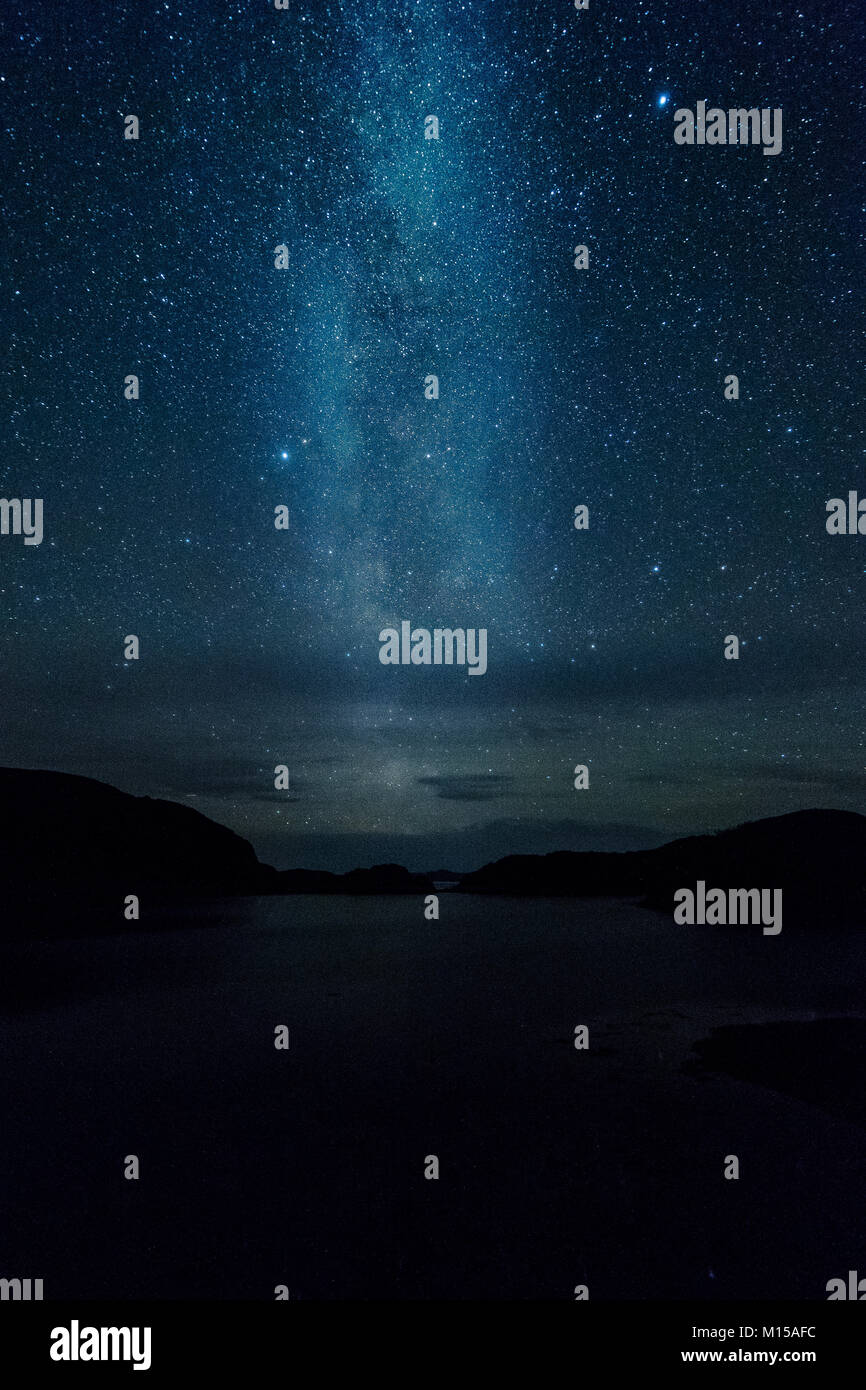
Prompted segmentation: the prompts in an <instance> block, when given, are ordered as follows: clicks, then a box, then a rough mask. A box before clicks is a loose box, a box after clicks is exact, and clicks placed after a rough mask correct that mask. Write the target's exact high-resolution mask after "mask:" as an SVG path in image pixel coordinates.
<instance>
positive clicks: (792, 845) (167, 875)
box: [0, 768, 866, 931]
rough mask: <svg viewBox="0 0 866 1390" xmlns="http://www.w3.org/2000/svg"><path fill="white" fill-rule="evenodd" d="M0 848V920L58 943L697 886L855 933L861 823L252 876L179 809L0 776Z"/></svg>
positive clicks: (656, 896) (796, 819)
mask: <svg viewBox="0 0 866 1390" xmlns="http://www.w3.org/2000/svg"><path fill="white" fill-rule="evenodd" d="M0 843H2V847H3V860H4V864H3V876H4V887H5V892H6V898H7V904H8V905H9V906H10V907H11V909H12V912H11V914H7V921H10V920H11V922H12V924H13V925H14V919H15V917H16V915H17V917H18V918H19V919H21V920H22V922H23V920H24V919H25V918H27V917H28V916H29V917H32V915H33V913H35V912H37V911H42V912H46V913H48V914H49V915H50V916H51V918H52V919H53V922H54V926H55V928H56V929H58V930H61V931H62V930H63V921H62V917H63V911H64V907H65V906H68V908H69V910H70V913H71V914H72V915H76V914H79V915H80V913H81V911H82V910H86V909H88V908H94V909H99V908H103V907H104V908H108V907H109V906H111V907H112V908H113V909H116V907H117V904H118V901H119V900H122V896H123V895H127V894H138V895H149V896H150V898H151V899H152V900H169V901H172V900H175V899H187V898H192V899H197V898H205V897H207V898H213V897H231V896H238V895H241V896H247V895H271V894H274V895H289V894H298V893H308V894H309V893H317V894H344V895H358V894H364V895H370V894H374V895H391V894H429V893H433V892H437V891H445V892H459V893H484V894H495V895H502V896H520V897H538V898H543V897H622V898H625V897H637V898H639V899H641V900H642V902H643V903H644V904H645V905H646V906H647V907H653V908H656V909H659V910H662V911H666V912H671V911H672V910H673V894H674V892H675V891H676V889H678V888H681V887H683V886H686V887H694V885H695V883H696V882H697V881H698V880H703V881H704V882H705V883H706V884H707V886H708V887H721V888H730V887H741V888H753V887H761V888H773V889H775V888H781V889H782V890H783V892H784V894H785V922H786V924H788V923H796V922H797V921H803V922H807V921H808V922H810V923H813V924H815V925H819V926H820V925H822V924H826V925H860V924H861V923H863V921H864V916H866V888H864V875H863V866H864V864H866V816H862V815H859V814H857V813H856V812H853V811H834V810H805V811H795V812H791V813H789V814H787V815H782V816H774V817H770V818H767V819H763V820H758V821H752V822H748V823H746V824H743V825H739V826H736V827H735V828H733V829H729V830H722V831H720V832H718V833H717V834H714V835H695V836H690V837H688V838H685V839H679V840H675V841H672V842H671V843H670V844H666V845H663V846H661V847H660V848H658V849H653V850H634V851H626V852H618V853H603V852H598V851H588V852H581V851H569V850H561V851H556V852H554V853H551V854H546V855H519V854H518V855H509V856H507V857H506V858H504V859H499V860H496V861H495V862H493V863H490V864H485V865H484V866H483V867H481V868H480V869H477V870H475V871H474V872H472V873H468V874H463V875H457V874H452V873H451V872H450V871H448V870H441V869H440V870H435V871H432V872H431V873H429V874H414V873H410V872H409V870H408V869H405V868H403V867H402V866H401V865H399V864H379V865H374V866H373V867H372V868H367V869H363V868H357V869H352V870H350V871H349V872H348V873H343V874H334V873H329V872H326V871H323V870H311V869H286V870H278V869H275V868H272V867H271V866H270V865H267V864H262V863H260V861H259V859H258V857H257V855H256V853H255V850H254V849H253V847H252V845H251V844H249V843H248V841H246V840H245V839H243V838H242V837H241V836H240V835H237V834H235V832H234V831H232V830H229V829H227V827H225V826H223V825H219V824H218V823H217V822H215V821H212V820H210V819H209V818H208V817H207V816H205V815H203V814H202V813H201V812H200V811H197V810H194V809H193V808H192V807H189V806H183V805H180V804H178V803H176V802H173V801H166V800H162V799H159V798H153V797H149V796H133V795H130V794H129V793H127V792H122V791H119V790H117V788H115V787H111V786H109V785H107V784H106V783H103V782H99V781H96V780H94V779H93V778H89V777H80V776H76V775H73V774H70V773H61V772H46V771H29V770H25V769H19V768H0ZM77 929H79V930H80V923H79V925H78V927H77Z"/></svg>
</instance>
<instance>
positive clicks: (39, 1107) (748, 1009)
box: [0, 894, 866, 1300]
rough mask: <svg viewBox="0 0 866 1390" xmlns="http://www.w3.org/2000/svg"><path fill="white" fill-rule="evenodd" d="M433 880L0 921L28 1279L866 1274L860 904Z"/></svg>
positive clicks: (812, 1291)
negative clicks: (57, 924)
mask: <svg viewBox="0 0 866 1390" xmlns="http://www.w3.org/2000/svg"><path fill="white" fill-rule="evenodd" d="M441 908H442V916H441V920H440V921H439V922H428V921H425V920H424V917H423V899H422V898H420V897H416V898H412V897H386V898H370V897H367V898H358V899H351V900H347V899H345V898H334V897H324V898H323V897H311V896H303V897H293V898H279V897H271V898H258V899H235V900H233V901H227V902H225V903H223V904H222V905H219V906H217V905H211V907H210V908H209V909H207V910H205V909H204V908H199V909H196V910H194V911H192V910H189V909H187V910H185V911H183V912H178V913H177V914H175V915H174V916H172V915H171V914H163V916H162V918H161V920H160V921H159V922H158V923H154V924H153V925H155V926H156V925H158V926H159V928H160V929H159V930H155V931H148V930H141V929H139V930H136V931H134V932H132V933H130V934H129V935H127V936H124V935H104V936H101V937H97V938H91V937H87V936H86V935H77V937H76V938H75V939H68V940H55V941H48V940H46V941H38V940H30V941H24V940H18V941H12V940H10V941H7V942H6V943H5V945H4V946H2V948H0V949H2V960H0V1044H2V1056H3V1067H2V1069H0V1113H2V1115H3V1117H4V1144H3V1146H2V1151H0V1188H2V1191H3V1193H4V1194H5V1195H4V1199H3V1205H4V1215H3V1250H2V1256H3V1258H2V1264H3V1268H2V1269H0V1275H2V1276H5V1277H10V1276H15V1275H18V1276H23V1277H32V1278H43V1279H44V1281H45V1296H46V1298H50V1297H58V1298H59V1297H68V1298H73V1297H94V1298H95V1297H121V1298H147V1297H157V1298H238V1297H240V1298H251V1299H265V1300H269V1299H272V1298H273V1296H274V1288H275V1286H276V1285H277V1284H286V1285H288V1287H289V1289H290V1291H291V1296H292V1298H300V1299H325V1300H327V1299H371V1298H386V1299H483V1300H501V1299H529V1300H536V1299H565V1300H569V1299H571V1298H572V1297H573V1290H574V1287H575V1285H577V1284H586V1285H588V1286H589V1293H590V1298H591V1299H626V1298H646V1299H659V1298H661V1299H680V1298H692V1297H697V1298H707V1299H717V1298H747V1299H751V1298H754V1299H770V1298H801V1299H825V1298H826V1292H825V1286H826V1283H827V1280H829V1279H830V1278H833V1277H836V1276H838V1275H845V1274H846V1272H847V1271H848V1270H849V1269H860V1270H861V1273H866V1216H864V1210H863V1204H862V1201H861V1194H862V1192H863V1190H864V1181H866V1143H864V1140H866V1114H864V1086H863V1079H862V1078H863V1065H862V1063H863V1056H864V1031H866V1022H864V1018H863V1017H862V1014H863V1012H864V1011H863V1005H862V999H863V976H864V964H866V949H864V944H863V940H862V937H861V935H860V933H857V932H852V931H851V930H850V929H849V930H844V931H843V930H838V929H836V928H835V927H834V926H833V924H832V923H830V922H827V921H820V922H816V923H815V926H814V930H813V931H810V932H800V933H788V932H787V931H785V930H783V931H782V933H781V934H780V935H779V936H778V937H764V936H763V935H762V934H761V930H760V927H746V928H742V927H739V928H735V927H726V928H722V927H719V928H708V927H703V928H702V927H677V926H675V925H674V924H673V923H672V921H671V919H670V917H669V916H665V915H662V914H659V913H653V912H648V911H646V909H645V908H640V907H638V906H637V905H636V904H634V903H629V902H624V901H615V900H610V899H606V900H584V901H566V900H562V899H559V900H556V899H548V900H540V901H520V900H515V899H514V898H500V897H475V896H472V895H464V894H446V895H443V897H442V899H441ZM68 926H69V929H70V930H73V929H74V930H75V931H76V932H78V933H83V932H85V931H86V928H87V923H86V922H77V923H75V922H70V923H68ZM283 1023H284V1024H286V1025H288V1027H289V1028H290V1034H291V1045H290V1049H289V1050H288V1051H287V1052H284V1051H277V1050H275V1048H274V1045H273V1044H274V1028H275V1027H276V1026H277V1025H278V1024H283ZM580 1024H586V1025H587V1026H588V1027H589V1030H590V1047H589V1050H588V1051H577V1050H575V1048H574V1046H573V1040H574V1029H575V1027H576V1026H577V1025H580ZM129 1154H136V1155H137V1156H138V1157H139V1160H140V1164H141V1177H140V1179H139V1180H138V1181H137V1182H129V1181H126V1180H124V1177H123V1167H124V1159H125V1157H126V1156H127V1155H129ZM431 1154H435V1155H437V1156H438V1158H439V1162H440V1177H439V1180H438V1181H428V1180H425V1178H424V1166H425V1158H426V1156H427V1155H431ZM728 1155H737V1156H738V1158H739V1163H740V1178H739V1180H738V1181H726V1180H725V1179H724V1177H723V1172H724V1166H725V1160H726V1157H727V1156H728Z"/></svg>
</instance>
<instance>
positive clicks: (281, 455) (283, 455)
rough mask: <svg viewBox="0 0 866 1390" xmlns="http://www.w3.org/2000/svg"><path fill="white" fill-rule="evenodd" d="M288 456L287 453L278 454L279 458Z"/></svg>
mask: <svg viewBox="0 0 866 1390" xmlns="http://www.w3.org/2000/svg"><path fill="white" fill-rule="evenodd" d="M288 457H289V456H288V454H286V453H283V454H280V458H281V459H287V458H288Z"/></svg>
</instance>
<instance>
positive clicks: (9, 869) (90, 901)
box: [0, 768, 432, 932]
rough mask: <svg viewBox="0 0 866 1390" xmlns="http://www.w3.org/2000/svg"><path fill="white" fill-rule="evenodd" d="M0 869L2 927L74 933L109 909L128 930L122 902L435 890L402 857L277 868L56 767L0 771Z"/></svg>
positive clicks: (187, 817)
mask: <svg viewBox="0 0 866 1390" xmlns="http://www.w3.org/2000/svg"><path fill="white" fill-rule="evenodd" d="M0 873H2V878H3V891H4V900H5V903H6V909H7V911H6V925H7V927H14V926H16V924H17V925H24V926H26V927H27V928H28V929H31V928H34V927H35V926H36V925H37V924H38V925H39V926H41V927H45V928H46V929H48V930H56V931H59V932H64V931H67V930H70V931H80V930H81V927H82V922H83V921H84V920H85V919H86V918H87V916H88V914H92V915H93V921H94V925H96V926H98V925H100V924H101V922H102V917H103V915H104V914H105V913H108V914H109V919H110V920H111V921H117V920H119V921H120V922H121V923H123V925H125V926H126V927H127V928H128V927H130V926H133V925H134V922H127V921H126V919H125V918H124V917H123V913H122V909H123V903H124V899H125V898H126V897H127V896H129V895H135V896H136V897H138V898H139V899H140V900H144V899H146V900H147V911H145V910H144V908H143V907H142V916H141V919H139V920H141V922H142V925H145V924H146V922H148V921H150V922H152V921H153V913H152V908H153V905H154V904H155V903H162V902H176V901H182V900H184V899H201V898H204V897H227V896H235V895H254V894H272V893H287V894H288V893H346V894H389V893H424V892H432V884H431V883H430V880H429V879H427V878H425V877H423V876H421V875H417V874H410V873H409V872H408V870H406V869H404V868H401V867H400V865H398V864H380V865H377V866H375V867H374V868H371V869H353V870H352V871H351V872H350V873H348V874H330V873H324V872H317V871H313V870H306V869H291V870H288V871H286V872H284V873H280V872H278V871H277V870H276V869H273V868H271V867H270V866H269V865H266V864H261V863H259V860H258V859H257V857H256V853H255V851H254V849H253V847H252V845H250V844H249V843H248V842H247V841H246V840H244V839H243V838H242V837H241V836H240V835H236V834H235V832H234V831H232V830H229V829H227V828H226V827H225V826H223V825H218V824H217V823H216V822H215V821H212V820H210V819H209V818H208V817H207V816H204V815H202V814H201V812H200V811H196V810H194V809H193V808H192V807H190V806H183V805H179V804H178V803H177V802H174V801H163V800H160V799H157V798H153V797H149V796H131V795H130V794H129V793H127V792H122V791H118V790H117V788H115V787H111V786H108V785H107V784H106V783H104V782H97V781H95V780H93V779H92V778H90V777H78V776H74V775H72V774H70V773H63V772H35V771H27V770H23V769H19V768H0Z"/></svg>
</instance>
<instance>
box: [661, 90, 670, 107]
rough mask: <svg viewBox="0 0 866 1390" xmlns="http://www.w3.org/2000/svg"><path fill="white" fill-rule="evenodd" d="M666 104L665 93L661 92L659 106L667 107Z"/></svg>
mask: <svg viewBox="0 0 866 1390" xmlns="http://www.w3.org/2000/svg"><path fill="white" fill-rule="evenodd" d="M667 104H668V99H667V94H666V93H665V92H662V95H661V96H660V97H659V106H667Z"/></svg>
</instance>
